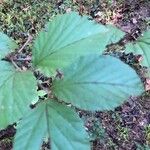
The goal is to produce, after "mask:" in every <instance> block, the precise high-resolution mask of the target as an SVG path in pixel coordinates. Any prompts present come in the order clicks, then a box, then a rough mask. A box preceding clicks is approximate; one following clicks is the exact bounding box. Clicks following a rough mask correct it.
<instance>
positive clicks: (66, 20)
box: [33, 13, 124, 76]
mask: <svg viewBox="0 0 150 150" xmlns="http://www.w3.org/2000/svg"><path fill="white" fill-rule="evenodd" d="M117 30H118V29H116V28H115V27H112V26H108V27H105V26H103V25H99V24H96V23H95V22H94V21H90V20H88V17H87V16H83V17H81V16H79V15H78V14H77V13H72V14H71V15H70V14H65V15H63V17H62V16H61V15H60V16H57V17H56V18H55V19H54V20H53V21H52V22H50V23H48V24H47V26H46V28H45V29H44V31H42V32H40V34H39V36H38V37H37V39H36V41H35V44H34V48H33V64H34V66H35V67H36V68H38V69H39V70H40V71H41V72H43V73H44V74H45V75H48V76H50V75H53V74H54V73H55V71H56V69H57V68H60V69H62V68H64V67H66V66H68V65H70V64H71V62H73V60H75V59H76V58H78V57H79V56H86V55H89V54H101V53H102V52H103V51H104V50H105V47H106V45H108V44H109V43H113V42H117V41H118V40H119V39H120V38H122V37H123V35H124V34H123V33H122V32H121V31H120V30H119V31H117ZM73 31H74V34H72V32H73ZM54 33H55V34H54ZM104 36H105V38H104ZM114 37H115V38H114ZM91 49H92V50H91ZM60 58H61V60H60ZM49 66H51V67H49Z"/></svg>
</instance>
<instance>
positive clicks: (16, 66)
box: [11, 59, 22, 71]
mask: <svg viewBox="0 0 150 150" xmlns="http://www.w3.org/2000/svg"><path fill="white" fill-rule="evenodd" d="M11 62H12V64H13V65H14V66H15V68H16V69H17V70H19V71H22V70H21V69H20V68H19V67H18V65H17V64H16V63H15V62H14V61H13V59H11Z"/></svg>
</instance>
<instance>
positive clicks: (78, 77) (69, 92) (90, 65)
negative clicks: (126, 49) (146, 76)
mask: <svg viewBox="0 0 150 150" xmlns="http://www.w3.org/2000/svg"><path fill="white" fill-rule="evenodd" d="M52 91H53V93H54V94H55V95H56V96H57V97H58V98H59V99H60V100H64V101H65V102H67V103H72V104H73V105H74V106H76V107H79V108H81V109H85V110H109V109H112V108H114V107H117V106H119V105H120V104H121V103H123V102H124V100H126V99H127V98H128V97H129V96H131V95H132V96H135V95H140V94H141V93H142V92H143V86H142V83H141V81H140V79H139V77H138V76H137V74H136V72H135V71H134V70H133V69H132V68H130V67H129V66H128V65H126V64H124V63H123V62H121V61H120V60H118V59H116V58H114V57H111V56H101V57H98V56H95V55H94V56H88V57H81V58H80V59H78V60H77V61H76V62H74V63H73V64H72V65H71V66H69V67H67V68H66V69H64V77H63V79H62V80H55V81H54V83H53V88H52Z"/></svg>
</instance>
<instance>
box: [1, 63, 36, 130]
mask: <svg viewBox="0 0 150 150" xmlns="http://www.w3.org/2000/svg"><path fill="white" fill-rule="evenodd" d="M35 97H36V80H35V78H34V76H33V74H32V73H31V72H29V71H27V72H19V71H16V70H15V69H14V67H13V66H12V65H11V64H9V63H8V62H5V61H0V128H5V127H6V126H7V125H9V124H11V123H14V122H15V121H17V120H18V119H20V117H22V115H23V114H24V113H25V112H26V111H27V110H28V108H29V104H30V102H31V101H32V99H35Z"/></svg>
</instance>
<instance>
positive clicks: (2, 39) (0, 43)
mask: <svg viewBox="0 0 150 150" xmlns="http://www.w3.org/2000/svg"><path fill="white" fill-rule="evenodd" d="M17 47H18V46H17V44H16V43H15V42H14V40H12V39H11V38H9V37H8V36H7V35H6V34H4V33H2V32H0V59H2V58H4V57H5V56H7V55H8V53H10V52H12V51H13V50H15V49H16V48H17Z"/></svg>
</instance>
